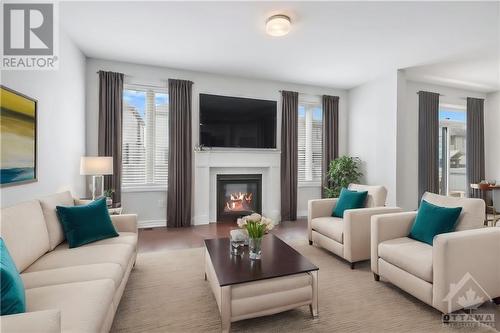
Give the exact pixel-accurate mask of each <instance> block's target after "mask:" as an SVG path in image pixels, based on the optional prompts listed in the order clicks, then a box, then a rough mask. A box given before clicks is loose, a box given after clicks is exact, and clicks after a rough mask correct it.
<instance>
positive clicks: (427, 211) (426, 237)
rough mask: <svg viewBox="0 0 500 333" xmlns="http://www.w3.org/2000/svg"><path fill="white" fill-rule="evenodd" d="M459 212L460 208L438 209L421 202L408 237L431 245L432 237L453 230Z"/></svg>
mask: <svg viewBox="0 0 500 333" xmlns="http://www.w3.org/2000/svg"><path fill="white" fill-rule="evenodd" d="M460 212H462V207H456V208H448V207H440V206H436V205H433V204H431V203H429V202H427V201H425V200H422V202H421V203H420V208H419V209H418V213H417V217H416V218H415V222H414V223H413V226H412V228H411V231H410V235H409V236H408V237H410V238H412V239H414V240H418V241H420V242H424V243H427V244H429V245H432V240H433V239H434V236H436V235H439V234H443V233H445V232H452V231H454V230H455V227H456V225H457V221H458V217H459V216H460Z"/></svg>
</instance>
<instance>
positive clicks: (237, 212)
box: [217, 174, 262, 222]
mask: <svg viewBox="0 0 500 333" xmlns="http://www.w3.org/2000/svg"><path fill="white" fill-rule="evenodd" d="M252 213H259V214H261V213H262V175H259V174H246V175H233V174H224V175H217V222H228V221H236V219H238V218H239V217H241V216H245V215H249V214H252Z"/></svg>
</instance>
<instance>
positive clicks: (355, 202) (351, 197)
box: [332, 188, 368, 218]
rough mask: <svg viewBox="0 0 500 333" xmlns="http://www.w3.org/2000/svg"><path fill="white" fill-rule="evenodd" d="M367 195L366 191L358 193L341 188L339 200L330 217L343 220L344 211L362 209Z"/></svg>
mask: <svg viewBox="0 0 500 333" xmlns="http://www.w3.org/2000/svg"><path fill="white" fill-rule="evenodd" d="M367 195H368V191H363V192H358V191H351V190H348V189H346V188H343V189H342V190H341V191H340V197H339V200H338V201H337V204H336V205H335V208H333V214H332V216H334V217H340V218H343V217H344V211H346V210H348V209H358V208H364V207H365V202H366V196H367Z"/></svg>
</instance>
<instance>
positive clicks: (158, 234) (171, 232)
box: [139, 219, 307, 252]
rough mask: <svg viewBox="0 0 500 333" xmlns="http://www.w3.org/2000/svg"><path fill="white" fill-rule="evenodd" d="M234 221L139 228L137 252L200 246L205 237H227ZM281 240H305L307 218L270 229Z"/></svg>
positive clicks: (234, 226)
mask: <svg viewBox="0 0 500 333" xmlns="http://www.w3.org/2000/svg"><path fill="white" fill-rule="evenodd" d="M237 228H238V226H237V225H236V223H210V224H207V225H199V226H192V227H188V228H177V229H167V228H151V229H139V252H151V251H165V250H176V249H187V248H192V247H202V246H204V245H203V240H204V239H207V238H219V237H228V236H229V231H230V230H232V229H237ZM271 232H272V233H273V234H275V235H276V236H278V237H280V238H281V239H283V240H299V239H302V240H307V220H306V219H299V220H297V221H283V222H281V223H280V224H279V225H277V226H276V227H275V228H274V229H273V230H272V231H271Z"/></svg>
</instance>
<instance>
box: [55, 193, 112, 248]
mask: <svg viewBox="0 0 500 333" xmlns="http://www.w3.org/2000/svg"><path fill="white" fill-rule="evenodd" d="M56 210H57V216H58V217H59V222H61V225H62V228H63V231H64V235H65V236H66V240H67V241H68V244H69V247H70V248H73V247H78V246H81V245H84V244H88V243H92V242H95V241H98V240H101V239H106V238H111V237H117V236H118V233H117V232H116V230H115V227H114V226H113V223H112V222H111V218H110V217H109V212H108V208H107V207H106V198H101V199H97V200H96V201H93V202H91V203H89V204H87V205H82V206H72V207H64V206H57V207H56Z"/></svg>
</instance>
